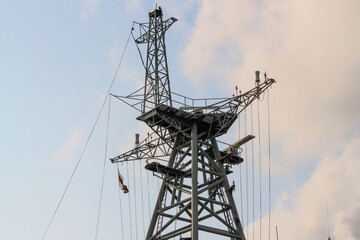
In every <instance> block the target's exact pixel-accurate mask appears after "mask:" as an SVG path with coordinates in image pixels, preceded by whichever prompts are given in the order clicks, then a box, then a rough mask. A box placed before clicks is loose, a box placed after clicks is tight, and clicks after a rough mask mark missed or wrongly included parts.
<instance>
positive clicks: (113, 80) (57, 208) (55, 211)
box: [41, 32, 131, 240]
mask: <svg viewBox="0 0 360 240" xmlns="http://www.w3.org/2000/svg"><path fill="white" fill-rule="evenodd" d="M130 36H131V32H130V34H129V37H128V39H127V41H126V44H125V48H124V51H123V53H122V55H121V58H120V61H119V64H118V66H117V68H116V71H115V74H114V77H113V79H112V81H111V84H110V87H109V89H108V91H107V94H106V97H105V99H104V102H103V104H102V105H101V108H100V111H99V113H98V115H97V117H96V120H95V122H94V124H93V127H92V129H91V131H90V134H89V136H88V138H87V140H86V143H85V145H84V148H83V150H82V152H81V154H80V157H79V158H78V160H77V163H76V165H75V168H74V170H73V172H72V173H71V176H70V179H69V181H68V183H67V185H66V187H65V189H64V192H63V194H62V195H61V198H60V200H59V202H58V204H57V206H56V208H55V210H54V212H53V214H52V216H51V219H50V221H49V223H48V225H47V227H46V229H45V231H44V234H43V236H42V237H41V240H43V239H44V238H45V235H46V233H47V232H48V230H49V228H50V225H51V223H52V222H53V220H54V218H55V216H56V214H57V211H58V210H59V207H60V205H61V203H62V201H63V199H64V197H65V194H66V192H67V190H68V188H69V186H70V183H71V182H72V179H73V178H74V175H75V173H76V170H77V169H78V167H79V164H80V162H81V160H82V158H83V156H84V153H85V150H86V149H87V146H88V144H89V142H90V139H91V137H92V135H93V133H94V130H95V127H96V125H97V123H98V121H99V118H100V116H101V113H102V111H103V109H104V106H105V104H106V101H107V99H108V98H109V95H110V92H111V89H112V87H113V85H114V82H115V79H116V76H117V74H118V72H119V69H120V66H121V63H122V61H123V58H124V55H125V52H126V49H127V46H128V43H129V40H130Z"/></svg>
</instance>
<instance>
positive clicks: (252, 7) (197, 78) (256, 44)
mask: <svg viewBox="0 0 360 240" xmlns="http://www.w3.org/2000/svg"><path fill="white" fill-rule="evenodd" d="M359 9H360V2H358V1H347V2H346V3H343V2H339V1H334V2H331V3H329V2H327V1H316V2H314V1H295V0H293V1H282V0H271V1H266V2H260V3H255V2H253V1H246V0H244V1H230V0H229V1H221V2H219V1H203V5H202V8H201V10H200V13H199V16H198V18H197V22H196V24H195V27H194V29H193V33H192V35H191V37H190V39H189V40H190V41H189V43H188V45H187V46H186V48H185V50H184V52H183V53H182V59H183V66H184V71H185V72H186V73H187V74H188V75H189V76H191V79H192V82H191V83H192V84H193V85H194V87H197V86H199V84H200V83H202V82H203V81H205V80H207V81H208V80H209V79H214V78H215V79H216V80H217V81H218V84H219V87H220V88H222V89H223V90H225V91H227V92H228V93H229V94H231V92H232V91H233V87H234V86H235V85H238V86H240V87H241V90H247V89H249V88H251V87H252V86H254V82H253V79H254V71H255V70H262V71H265V70H267V71H268V72H269V76H271V77H274V78H275V79H277V80H278V83H277V84H276V85H275V86H274V87H273V89H272V91H271V92H272V93H271V95H272V97H271V101H272V104H271V108H272V127H273V137H274V138H275V139H276V140H278V142H280V143H281V142H282V144H283V149H285V150H284V153H283V154H284V156H285V157H287V158H288V159H289V158H291V160H292V161H286V162H282V163H281V164H289V163H290V162H295V161H297V162H299V161H300V160H301V161H303V159H301V158H302V157H303V156H306V155H309V154H310V153H311V154H312V155H313V154H321V152H323V151H327V150H329V149H331V150H333V149H336V150H339V149H341V148H342V147H343V144H339V143H341V142H346V138H347V137H348V136H349V135H351V134H353V131H354V128H356V127H357V125H358V121H357V119H359V117H360V109H359V108H358V107H357V106H358V105H359V104H360V95H359V94H358V92H359V91H360V82H359V81H358V79H359V77H360V71H359V70H358V67H357V66H358V65H359V63H360V45H359V44H357V42H358V41H359V39H360V30H359V28H356V27H354V26H355V25H354V23H355V22H357V21H358V19H359V17H358V11H359ZM285 139H286V140H285ZM295 153H296V157H294V155H295ZM284 159H285V158H284Z"/></svg>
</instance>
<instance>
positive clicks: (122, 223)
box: [116, 162, 125, 239]
mask: <svg viewBox="0 0 360 240" xmlns="http://www.w3.org/2000/svg"><path fill="white" fill-rule="evenodd" d="M116 166H117V173H116V174H118V173H119V172H120V170H119V163H118V162H116ZM119 205H120V218H121V237H122V238H121V239H125V238H124V221H123V213H122V204H121V189H120V188H119Z"/></svg>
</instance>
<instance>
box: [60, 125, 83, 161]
mask: <svg viewBox="0 0 360 240" xmlns="http://www.w3.org/2000/svg"><path fill="white" fill-rule="evenodd" d="M83 132H84V131H83V130H81V129H78V128H74V129H73V130H72V131H71V133H70V135H69V137H68V139H67V140H66V142H65V143H64V144H63V146H62V147H61V148H60V149H59V150H58V151H56V152H55V153H54V154H53V157H54V158H56V159H58V160H69V159H70V158H71V156H72V154H73V153H74V151H75V150H76V148H77V147H78V146H79V145H80V143H81V140H82V136H83Z"/></svg>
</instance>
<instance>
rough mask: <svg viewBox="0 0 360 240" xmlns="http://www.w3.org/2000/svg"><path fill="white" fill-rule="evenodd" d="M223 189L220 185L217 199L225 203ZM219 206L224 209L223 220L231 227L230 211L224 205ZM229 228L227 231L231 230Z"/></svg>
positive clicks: (232, 224)
mask: <svg viewBox="0 0 360 240" xmlns="http://www.w3.org/2000/svg"><path fill="white" fill-rule="evenodd" d="M224 195H225V194H224V189H223V188H222V187H220V188H219V191H218V196H219V199H220V201H221V202H223V203H227V201H226V199H225V196H224ZM221 208H222V209H223V211H224V217H225V221H226V222H227V223H228V224H229V225H230V226H232V227H234V221H233V218H232V217H231V213H230V209H227V210H226V207H225V206H223V205H221ZM228 229H229V232H233V231H232V229H231V228H228ZM231 239H234V238H231Z"/></svg>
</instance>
